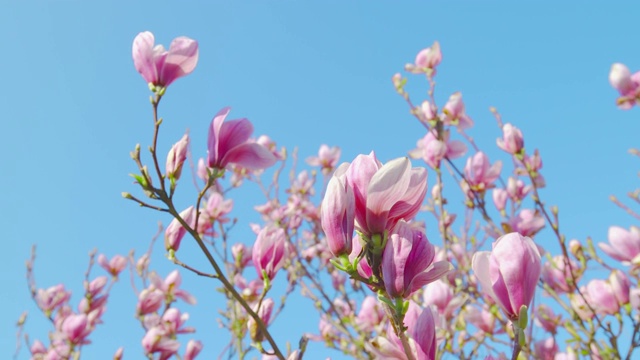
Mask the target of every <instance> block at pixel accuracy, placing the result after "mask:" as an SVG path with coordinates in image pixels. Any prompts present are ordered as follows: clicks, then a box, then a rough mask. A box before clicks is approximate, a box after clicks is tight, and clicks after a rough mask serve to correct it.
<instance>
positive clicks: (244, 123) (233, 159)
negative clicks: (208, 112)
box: [207, 107, 276, 170]
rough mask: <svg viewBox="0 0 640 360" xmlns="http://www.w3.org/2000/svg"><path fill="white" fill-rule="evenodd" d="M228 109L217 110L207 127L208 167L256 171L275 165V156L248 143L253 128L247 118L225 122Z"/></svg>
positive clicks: (254, 144)
mask: <svg viewBox="0 0 640 360" xmlns="http://www.w3.org/2000/svg"><path fill="white" fill-rule="evenodd" d="M230 111H231V108H229V107H226V108H223V109H222V110H220V111H219V112H218V113H217V114H216V116H214V117H213V120H212V121H211V126H210V127H209V138H208V141H207V145H208V156H207V161H208V165H209V167H211V168H217V169H224V168H225V167H226V166H227V165H228V164H232V163H233V164H236V165H240V166H242V167H243V168H246V169H249V170H259V169H265V168H268V167H270V166H271V165H273V164H275V162H276V157H275V156H274V155H273V154H272V153H271V151H269V149H267V148H266V147H264V146H262V145H260V144H257V143H255V142H251V141H249V137H250V136H251V133H253V125H252V124H251V122H250V121H249V120H247V119H239V120H230V121H226V122H225V121H224V120H225V119H226V117H227V115H229V112H230Z"/></svg>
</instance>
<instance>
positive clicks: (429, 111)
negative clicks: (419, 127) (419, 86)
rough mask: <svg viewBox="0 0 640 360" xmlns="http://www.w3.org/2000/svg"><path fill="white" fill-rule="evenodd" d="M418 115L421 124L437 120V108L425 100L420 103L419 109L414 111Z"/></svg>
mask: <svg viewBox="0 0 640 360" xmlns="http://www.w3.org/2000/svg"><path fill="white" fill-rule="evenodd" d="M416 110H417V111H418V115H419V117H420V119H421V120H422V121H423V122H428V121H430V120H435V119H437V118H438V108H436V105H435V104H432V103H430V102H428V101H427V100H425V101H423V102H422V105H420V107H419V108H417V109H416Z"/></svg>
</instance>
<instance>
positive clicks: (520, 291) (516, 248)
mask: <svg viewBox="0 0 640 360" xmlns="http://www.w3.org/2000/svg"><path fill="white" fill-rule="evenodd" d="M472 267H473V272H474V274H475V275H476V277H477V278H478V281H479V282H480V284H482V290H483V291H484V292H485V293H486V294H487V295H489V296H490V297H491V298H493V299H494V300H495V301H496V303H497V304H498V305H499V306H500V308H502V310H503V311H504V312H505V314H506V315H507V316H508V317H509V318H510V319H511V320H516V319H517V318H518V316H519V313H520V308H521V307H522V306H523V305H524V306H529V304H531V300H532V299H533V296H534V294H535V290H536V285H537V282H538V279H539V278H540V272H541V270H542V267H541V264H540V252H539V251H538V247H537V246H536V245H535V244H534V242H533V240H531V238H528V237H524V236H522V235H520V234H518V233H509V234H506V235H503V236H501V237H500V238H498V240H496V241H495V242H494V243H493V249H492V250H491V251H490V252H489V251H478V252H477V253H475V254H474V255H473V260H472Z"/></svg>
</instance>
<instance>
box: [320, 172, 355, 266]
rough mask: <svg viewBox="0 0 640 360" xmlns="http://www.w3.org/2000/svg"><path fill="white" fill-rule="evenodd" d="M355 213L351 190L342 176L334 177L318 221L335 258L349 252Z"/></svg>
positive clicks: (328, 187)
mask: <svg viewBox="0 0 640 360" xmlns="http://www.w3.org/2000/svg"><path fill="white" fill-rule="evenodd" d="M355 211H356V203H355V197H354V195H353V189H352V188H351V187H350V186H348V184H347V181H346V177H345V176H344V175H342V176H336V175H334V176H333V177H332V178H331V180H330V181H329V184H328V185H327V191H326V193H325V196H324V199H323V200H322V206H321V208H320V219H321V222H322V229H323V230H324V233H325V235H326V237H327V243H328V244H329V250H331V252H332V253H333V255H335V256H340V255H343V254H349V253H350V252H351V247H352V245H351V240H352V237H353V228H354V221H355Z"/></svg>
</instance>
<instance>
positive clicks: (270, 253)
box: [251, 226, 287, 280]
mask: <svg viewBox="0 0 640 360" xmlns="http://www.w3.org/2000/svg"><path fill="white" fill-rule="evenodd" d="M286 243H287V239H286V234H285V233H284V230H283V229H282V228H277V227H275V226H267V227H265V228H264V229H262V230H260V233H258V237H257V238H256V242H255V243H254V244H253V250H252V253H251V256H252V259H253V265H254V266H255V268H256V271H257V272H258V276H259V277H260V279H264V277H265V276H266V277H268V278H269V280H273V278H274V277H275V276H276V272H277V271H278V270H280V268H281V267H282V265H284V260H285V255H286Z"/></svg>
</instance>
